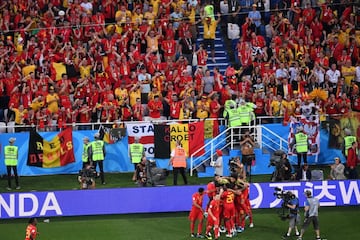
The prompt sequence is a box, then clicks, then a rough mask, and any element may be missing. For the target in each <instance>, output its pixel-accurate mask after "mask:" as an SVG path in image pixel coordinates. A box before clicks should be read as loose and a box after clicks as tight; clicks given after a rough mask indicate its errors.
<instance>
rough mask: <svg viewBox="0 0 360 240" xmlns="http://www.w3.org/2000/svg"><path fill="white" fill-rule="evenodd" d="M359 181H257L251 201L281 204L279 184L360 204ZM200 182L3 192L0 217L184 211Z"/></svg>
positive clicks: (325, 201)
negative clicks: (152, 185)
mask: <svg viewBox="0 0 360 240" xmlns="http://www.w3.org/2000/svg"><path fill="white" fill-rule="evenodd" d="M359 186H360V180H353V181H350V180H344V181H314V182H278V183H253V184H251V187H250V200H251V205H252V207H253V208H278V207H280V206H281V201H282V200H281V199H278V198H277V197H276V196H274V188H275V187H279V188H281V189H283V191H292V192H294V193H295V194H296V195H297V196H299V200H300V205H301V206H303V203H304V201H305V196H304V194H302V193H303V192H304V191H305V190H308V189H310V190H311V191H312V192H313V195H314V196H315V197H317V198H319V200H320V204H321V206H349V205H359V204H360V192H359ZM199 187H205V186H172V187H148V188H116V189H99V190H96V189H95V190H70V191H51V192H27V193H0V219H9V218H28V217H56V216H82V215H105V214H133V213H152V212H183V211H189V210H190V209H191V202H192V199H191V196H192V194H193V193H194V192H196V191H197V189H198V188H199ZM204 199H205V200H204V206H205V204H206V202H207V200H208V198H207V197H206V196H205V197H204Z"/></svg>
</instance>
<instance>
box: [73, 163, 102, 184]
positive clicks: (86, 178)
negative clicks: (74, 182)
mask: <svg viewBox="0 0 360 240" xmlns="http://www.w3.org/2000/svg"><path fill="white" fill-rule="evenodd" d="M97 177H99V173H98V172H96V170H95V168H94V167H93V166H90V165H87V166H86V167H84V168H83V169H82V170H80V171H79V175H78V181H79V183H80V189H94V188H95V178H97Z"/></svg>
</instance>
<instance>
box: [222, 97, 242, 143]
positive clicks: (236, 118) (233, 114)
mask: <svg viewBox="0 0 360 240" xmlns="http://www.w3.org/2000/svg"><path fill="white" fill-rule="evenodd" d="M223 117H224V118H225V119H227V120H228V126H229V127H233V128H234V129H233V134H234V140H235V142H238V141H239V139H240V134H239V132H240V131H239V130H240V129H239V128H238V127H239V126H241V121H240V115H239V111H238V109H237V108H236V102H235V101H234V102H232V101H231V102H228V105H227V107H226V108H225V110H224V113H223Z"/></svg>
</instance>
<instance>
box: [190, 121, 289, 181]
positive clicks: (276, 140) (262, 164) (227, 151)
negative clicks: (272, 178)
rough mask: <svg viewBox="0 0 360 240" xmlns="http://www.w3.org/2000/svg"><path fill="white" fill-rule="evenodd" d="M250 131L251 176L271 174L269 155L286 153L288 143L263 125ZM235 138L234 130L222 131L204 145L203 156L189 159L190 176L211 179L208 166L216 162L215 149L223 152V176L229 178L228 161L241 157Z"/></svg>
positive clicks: (253, 127) (211, 172)
mask: <svg viewBox="0 0 360 240" xmlns="http://www.w3.org/2000/svg"><path fill="white" fill-rule="evenodd" d="M250 129H252V130H251V132H252V137H253V138H254V139H255V142H256V147H255V149H254V153H255V159H256V161H255V164H254V165H253V166H252V167H251V175H260V174H271V173H272V172H273V171H274V167H269V163H270V157H271V155H272V154H273V153H274V152H275V151H276V150H283V151H287V148H288V142H287V140H286V139H284V138H283V137H281V136H279V135H277V134H276V133H275V132H273V131H271V130H270V129H268V128H267V127H265V126H263V125H258V126H251V127H250ZM235 137H236V136H235V134H234V128H227V129H224V131H221V133H220V134H219V135H218V136H217V137H215V138H214V139H212V140H211V141H209V142H208V143H206V144H205V145H204V147H203V148H204V150H205V154H203V155H202V156H200V157H195V156H194V155H196V153H194V154H193V155H192V156H191V158H190V175H193V174H194V173H195V172H196V173H197V176H198V177H213V176H214V168H213V167H212V166H210V162H211V161H215V160H216V153H215V151H216V149H221V150H223V166H224V173H223V175H224V176H229V174H230V170H229V166H228V163H229V160H230V159H231V158H233V157H239V156H241V150H240V147H239V146H238V145H236V144H235V143H234V138H235ZM201 150H202V149H199V150H198V151H201Z"/></svg>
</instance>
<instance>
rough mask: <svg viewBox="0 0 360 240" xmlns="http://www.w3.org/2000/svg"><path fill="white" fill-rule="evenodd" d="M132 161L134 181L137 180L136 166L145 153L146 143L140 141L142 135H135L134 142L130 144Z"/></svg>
mask: <svg viewBox="0 0 360 240" xmlns="http://www.w3.org/2000/svg"><path fill="white" fill-rule="evenodd" d="M129 154H130V160H131V163H132V164H134V174H133V177H132V180H133V181H136V166H137V165H138V164H139V163H140V162H141V159H142V157H143V156H144V154H145V149H144V145H143V144H141V143H140V137H135V141H134V143H132V144H130V149H129Z"/></svg>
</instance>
